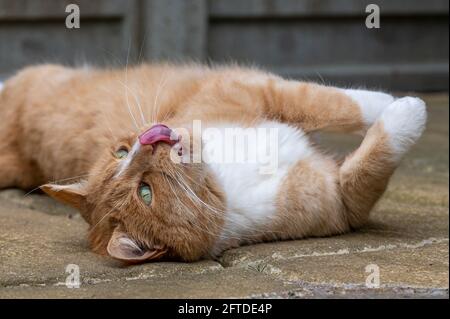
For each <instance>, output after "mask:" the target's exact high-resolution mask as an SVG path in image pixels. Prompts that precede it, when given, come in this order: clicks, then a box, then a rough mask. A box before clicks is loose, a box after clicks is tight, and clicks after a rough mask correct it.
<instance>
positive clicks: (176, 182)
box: [0, 64, 426, 263]
mask: <svg viewBox="0 0 450 319" xmlns="http://www.w3.org/2000/svg"><path fill="white" fill-rule="evenodd" d="M0 118H1V120H2V124H1V126H0V136H2V139H1V140H0V148H1V149H2V153H1V154H0V189H1V188H7V187H20V188H23V189H32V188H35V187H39V186H41V188H42V190H44V191H45V192H46V193H48V194H49V195H50V196H52V197H54V198H56V199H57V200H60V201H62V202H64V203H66V204H69V205H72V206H73V207H75V208H77V209H78V210H79V211H80V213H81V215H82V216H83V218H84V219H85V220H86V221H87V222H88V223H89V225H90V228H89V242H90V244H91V246H92V249H93V250H94V251H95V252H97V253H100V254H104V255H109V256H111V257H113V258H116V259H119V260H123V261H125V262H129V263H135V262H143V261H147V260H168V259H172V260H173V259H175V260H183V261H194V260H198V259H201V258H207V257H214V256H217V255H219V254H220V253H221V252H222V251H223V250H225V249H228V248H231V247H236V246H239V245H243V244H249V243H256V242H261V241H268V240H284V239H298V238H304V237H307V236H329V235H334V234H342V233H344V232H347V231H350V230H351V229H354V228H357V227H359V226H361V225H362V224H364V223H365V222H366V221H367V220H368V217H369V212H370V210H371V209H372V207H373V206H374V204H375V203H376V202H377V200H378V199H379V198H380V196H381V195H382V194H383V192H384V191H385V189H386V186H387V184H388V181H389V178H390V176H391V175H392V173H393V172H394V170H395V168H396V167H397V166H398V165H399V162H400V160H401V158H402V156H403V155H404V154H405V152H407V151H408V149H409V148H410V147H411V146H412V145H413V144H414V143H415V142H416V140H417V139H418V138H419V137H420V136H421V134H422V131H423V129H424V126H425V122H426V108H425V104H424V102H423V101H422V100H420V99H418V98H413V97H405V98H400V99H395V98H394V97H392V96H391V95H388V94H385V93H380V92H370V91H365V90H348V89H339V88H334V87H326V86H322V85H317V84H313V83H305V82H298V81H290V80H285V79H283V78H281V77H278V76H276V75H273V74H270V73H266V72H262V71H259V70H255V69H246V68H240V67H216V68H208V67H205V66H199V65H182V66H180V65H169V64H161V65H141V66H137V67H133V68H129V69H123V70H98V69H89V68H83V69H75V68H67V67H63V66H58V65H42V66H34V67H29V68H26V69H24V70H22V71H20V72H19V73H18V74H17V75H15V76H14V77H12V78H11V79H9V80H7V81H6V82H5V83H4V86H3V88H2V89H1V91H0ZM199 123H200V124H201V129H200V130H199V129H198V126H199V125H198V124H199ZM227 129H234V132H237V134H236V135H234V137H233V136H231V137H230V136H229V134H228V135H227ZM318 130H328V131H336V132H347V133H355V134H363V135H364V136H365V137H364V140H363V142H362V144H361V145H360V147H359V148H358V149H357V150H355V151H354V152H353V153H352V154H351V155H349V156H348V157H347V158H346V159H345V161H344V162H343V163H342V164H339V163H336V162H335V161H334V160H333V159H332V158H331V157H328V156H326V155H324V154H321V153H320V152H319V151H317V150H315V149H314V147H313V146H312V145H311V142H310V141H309V133H311V132H314V131H318ZM207 132H208V134H207ZM254 132H270V133H268V135H267V136H269V135H270V136H269V138H266V137H267V136H266V137H264V138H259V137H260V136H259V135H258V134H259V133H258V134H253V133H254ZM213 133H214V134H213ZM272 133H273V134H272ZM183 134H184V135H183ZM242 136H245V137H246V139H247V140H246V142H245V143H244V144H242V143H240V144H233V143H230V141H231V140H232V139H233V138H236V137H242ZM195 141H199V143H197V146H195V145H196V143H195ZM267 141H275V146H276V148H275V149H272V151H273V152H275V155H274V156H272V157H270V158H271V159H273V160H274V163H275V164H274V163H272V164H274V165H272V166H270V167H269V168H270V169H269V170H267V162H265V163H262V162H261V161H258V160H256V161H245V159H248V156H247V155H245V156H243V157H242V158H241V160H240V161H237V160H236V161H229V160H224V156H225V157H226V156H227V155H229V154H230V151H234V152H235V153H236V155H237V156H239V155H242V154H243V153H245V152H246V151H247V149H252V150H253V153H254V154H256V155H261V154H266V146H267V144H268V143H267ZM225 144H226V145H225ZM229 144H232V145H233V147H232V149H230V148H229V147H227V145H228V146H229ZM195 148H198V149H201V151H200V152H198V150H196V149H195ZM199 154H200V156H199ZM177 156H178V157H179V159H178V160H177V158H176V157H177ZM242 159H244V160H242ZM264 169H266V171H264ZM50 181H59V183H57V184H47V183H49V182H50ZM74 181H75V182H74ZM68 182H74V183H70V184H69V183H68Z"/></svg>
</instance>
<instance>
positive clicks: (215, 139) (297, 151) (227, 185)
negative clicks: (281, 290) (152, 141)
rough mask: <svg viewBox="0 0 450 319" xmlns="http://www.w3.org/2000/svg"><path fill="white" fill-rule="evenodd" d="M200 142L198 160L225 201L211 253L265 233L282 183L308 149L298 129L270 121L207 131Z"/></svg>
mask: <svg viewBox="0 0 450 319" xmlns="http://www.w3.org/2000/svg"><path fill="white" fill-rule="evenodd" d="M202 141H203V146H202V148H203V149H202V156H203V160H204V162H206V163H208V165H209V167H210V169H211V170H212V172H213V174H214V175H215V177H216V179H217V181H218V182H219V185H220V186H221V187H222V189H223V191H224V193H225V196H226V212H225V224H224V228H223V231H222V235H221V237H220V238H219V240H218V242H217V245H216V246H217V248H216V249H215V250H216V252H219V251H220V250H222V249H224V248H226V246H227V245H229V244H230V243H232V242H236V241H239V242H240V241H243V240H244V241H245V240H251V238H252V237H253V236H257V235H258V234H260V233H261V232H264V231H265V230H267V225H269V224H270V221H271V219H272V218H273V217H274V216H275V214H276V197H277V193H278V190H279V187H280V185H281V183H282V181H283V179H284V178H285V176H286V174H287V173H288V171H289V169H290V168H291V167H292V166H293V165H294V164H295V163H296V162H298V161H299V160H302V159H304V158H306V157H308V156H310V155H311V154H312V153H313V149H312V147H311V146H310V144H309V141H308V138H307V137H306V136H305V135H304V133H303V132H302V131H301V130H299V129H297V128H294V127H291V126H289V125H287V124H284V123H278V122H271V121H267V122H262V123H260V124H258V125H256V126H254V127H251V128H242V127H239V126H237V125H234V124H229V125H226V124H220V125H219V126H215V127H214V128H212V127H211V128H206V129H204V130H203V134H202ZM230 153H231V155H230Z"/></svg>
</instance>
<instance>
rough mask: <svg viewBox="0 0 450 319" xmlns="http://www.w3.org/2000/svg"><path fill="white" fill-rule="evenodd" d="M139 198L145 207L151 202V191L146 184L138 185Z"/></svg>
mask: <svg viewBox="0 0 450 319" xmlns="http://www.w3.org/2000/svg"><path fill="white" fill-rule="evenodd" d="M138 192H139V197H140V198H141V199H142V200H143V201H144V203H145V204H146V205H150V204H151V202H152V197H153V195H152V189H151V188H150V186H148V185H147V184H144V183H142V184H141V185H139V190H138Z"/></svg>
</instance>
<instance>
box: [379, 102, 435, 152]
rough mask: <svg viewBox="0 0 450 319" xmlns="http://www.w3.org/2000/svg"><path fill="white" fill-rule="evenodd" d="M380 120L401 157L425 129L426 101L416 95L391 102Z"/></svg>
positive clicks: (394, 148) (395, 150)
mask: <svg viewBox="0 0 450 319" xmlns="http://www.w3.org/2000/svg"><path fill="white" fill-rule="evenodd" d="M380 120H381V121H382V122H383V125H384V129H385V131H386V133H387V134H388V135H389V139H390V142H391V146H392V148H393V150H394V152H395V153H396V155H398V157H399V158H400V157H401V155H403V154H404V153H405V152H407V151H408V150H409V148H410V147H411V146H412V145H413V144H414V143H415V142H416V141H417V140H418V139H419V137H420V136H421V135H422V133H423V130H424V129H425V123H426V120H427V110H426V105H425V102H424V101H422V100H421V99H419V98H416V97H404V98H401V99H398V100H396V101H395V102H393V103H391V104H390V105H389V106H388V107H387V108H386V109H385V110H384V111H383V113H382V114H381V117H380Z"/></svg>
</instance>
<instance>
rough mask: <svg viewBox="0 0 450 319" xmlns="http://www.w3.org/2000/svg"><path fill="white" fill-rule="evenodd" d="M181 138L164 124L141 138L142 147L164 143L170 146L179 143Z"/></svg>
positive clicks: (145, 133)
mask: <svg viewBox="0 0 450 319" xmlns="http://www.w3.org/2000/svg"><path fill="white" fill-rule="evenodd" d="M179 141H180V136H178V134H176V133H175V132H174V131H173V130H172V129H170V128H169V127H167V126H166V125H164V124H155V125H153V126H152V127H151V128H149V129H148V130H147V131H145V132H144V133H142V134H141V135H140V136H139V143H141V145H153V144H155V143H158V142H164V143H167V144H169V145H170V146H172V145H174V144H176V143H178V142H179Z"/></svg>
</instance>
